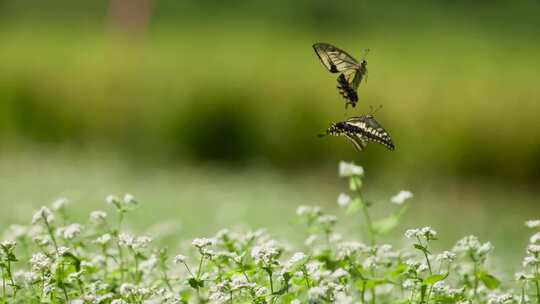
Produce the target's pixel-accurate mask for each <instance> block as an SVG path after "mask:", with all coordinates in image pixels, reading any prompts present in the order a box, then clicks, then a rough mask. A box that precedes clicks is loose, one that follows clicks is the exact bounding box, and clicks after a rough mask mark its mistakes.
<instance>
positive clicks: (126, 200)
mask: <svg viewBox="0 0 540 304" xmlns="http://www.w3.org/2000/svg"><path fill="white" fill-rule="evenodd" d="M124 204H126V205H135V204H137V201H136V200H135V197H134V196H133V195H131V194H129V193H127V194H126V195H124Z"/></svg>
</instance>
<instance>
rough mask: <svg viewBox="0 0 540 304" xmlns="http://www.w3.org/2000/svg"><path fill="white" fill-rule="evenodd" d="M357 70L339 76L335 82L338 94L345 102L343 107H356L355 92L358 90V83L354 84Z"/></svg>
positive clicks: (356, 96)
mask: <svg viewBox="0 0 540 304" xmlns="http://www.w3.org/2000/svg"><path fill="white" fill-rule="evenodd" d="M357 75H358V70H348V71H345V72H343V73H341V74H339V76H338V79H337V82H338V85H337V89H338V91H339V94H340V95H341V96H343V98H345V100H347V103H346V104H345V107H347V105H349V104H351V105H352V106H353V107H355V106H356V102H358V93H357V92H356V90H357V89H358V85H359V84H360V82H355V79H357V78H358V76H357Z"/></svg>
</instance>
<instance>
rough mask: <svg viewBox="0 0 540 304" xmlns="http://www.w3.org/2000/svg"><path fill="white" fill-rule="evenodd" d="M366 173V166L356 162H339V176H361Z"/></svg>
mask: <svg viewBox="0 0 540 304" xmlns="http://www.w3.org/2000/svg"><path fill="white" fill-rule="evenodd" d="M361 175H364V168H362V167H361V166H357V165H355V164H354V163H347V162H344V161H340V162H339V177H350V176H361Z"/></svg>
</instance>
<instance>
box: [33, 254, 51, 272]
mask: <svg viewBox="0 0 540 304" xmlns="http://www.w3.org/2000/svg"><path fill="white" fill-rule="evenodd" d="M30 265H32V270H34V271H36V272H42V271H45V270H47V269H49V268H50V266H51V260H50V259H49V258H48V257H47V256H46V255H44V254H43V253H41V252H38V253H36V254H34V255H32V258H31V259H30Z"/></svg>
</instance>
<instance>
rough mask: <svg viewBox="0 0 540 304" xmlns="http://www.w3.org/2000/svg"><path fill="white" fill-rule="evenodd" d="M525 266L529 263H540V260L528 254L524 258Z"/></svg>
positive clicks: (532, 264)
mask: <svg viewBox="0 0 540 304" xmlns="http://www.w3.org/2000/svg"><path fill="white" fill-rule="evenodd" d="M522 264H523V267H527V266H529V265H531V266H534V265H538V264H540V260H539V259H538V258H536V257H534V256H532V255H528V256H526V257H525V258H523V263H522Z"/></svg>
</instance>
